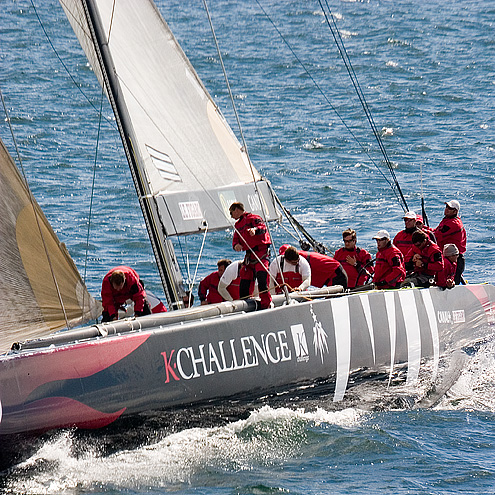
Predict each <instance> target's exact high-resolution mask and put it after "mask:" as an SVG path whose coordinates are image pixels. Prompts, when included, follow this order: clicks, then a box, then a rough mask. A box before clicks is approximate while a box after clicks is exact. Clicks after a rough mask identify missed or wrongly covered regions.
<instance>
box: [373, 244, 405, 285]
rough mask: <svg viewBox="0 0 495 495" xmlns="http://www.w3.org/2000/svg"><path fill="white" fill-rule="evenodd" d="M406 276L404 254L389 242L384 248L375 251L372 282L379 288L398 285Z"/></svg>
mask: <svg viewBox="0 0 495 495" xmlns="http://www.w3.org/2000/svg"><path fill="white" fill-rule="evenodd" d="M405 278H406V269H405V268H404V256H402V253H401V251H400V250H399V249H398V248H396V247H395V246H394V245H393V244H392V243H391V242H390V243H389V244H388V246H387V247H386V248H385V249H382V250H381V251H380V250H379V251H378V253H376V263H375V275H374V276H373V282H374V283H375V285H376V286H377V287H378V288H379V289H393V288H395V287H398V286H399V285H400V283H401V282H403V281H404V279H405Z"/></svg>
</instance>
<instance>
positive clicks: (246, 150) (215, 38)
mask: <svg viewBox="0 0 495 495" xmlns="http://www.w3.org/2000/svg"><path fill="white" fill-rule="evenodd" d="M203 5H204V7H205V11H206V15H207V17H208V22H209V23H210V29H211V34H212V36H213V40H214V42H215V47H216V49H217V54H218V58H219V60H220V65H221V66H222V71H223V77H224V78H225V83H226V85H227V90H228V93H229V97H230V102H231V104H232V108H233V110H234V115H235V118H236V121H237V126H238V128H239V133H240V136H241V140H242V148H243V150H244V152H245V153H246V158H247V160H248V162H249V168H250V171H251V175H252V177H253V184H254V189H255V191H256V194H257V196H258V198H259V199H260V203H261V213H262V214H263V220H264V222H265V225H266V229H267V231H268V235H269V236H270V239H271V240H272V241H273V239H272V234H271V232H270V228H269V226H268V222H267V220H266V212H265V208H264V202H263V197H262V195H261V193H260V191H259V189H258V183H257V181H256V176H255V174H254V166H253V162H252V161H251V157H250V156H249V152H248V148H247V143H246V139H245V137H244V132H243V130H242V125H241V120H240V118H239V113H238V112H237V106H236V104H235V101H234V95H233V93H232V88H231V86H230V82H229V78H228V76H227V71H226V69H225V65H224V63H223V57H222V53H221V51H220V46H219V44H218V39H217V36H216V34H215V28H214V27H213V21H212V19H211V15H210V11H209V10H208V5H207V3H206V0H203ZM272 244H273V242H272Z"/></svg>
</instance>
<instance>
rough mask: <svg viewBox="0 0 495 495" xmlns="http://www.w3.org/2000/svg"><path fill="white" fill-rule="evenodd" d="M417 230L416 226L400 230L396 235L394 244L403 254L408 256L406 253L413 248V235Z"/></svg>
mask: <svg viewBox="0 0 495 495" xmlns="http://www.w3.org/2000/svg"><path fill="white" fill-rule="evenodd" d="M416 230H417V229H416V227H414V228H412V229H404V230H401V231H400V232H397V234H396V236H395V237H394V241H393V244H394V246H395V247H397V248H398V249H399V250H400V252H401V253H402V255H403V256H406V254H407V253H408V252H409V250H410V249H411V247H412V245H413V243H412V235H413V234H414V232H416Z"/></svg>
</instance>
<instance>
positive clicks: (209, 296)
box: [198, 259, 232, 305]
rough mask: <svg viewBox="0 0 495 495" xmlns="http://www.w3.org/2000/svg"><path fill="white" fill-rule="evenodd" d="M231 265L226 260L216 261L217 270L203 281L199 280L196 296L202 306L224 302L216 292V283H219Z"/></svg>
mask: <svg viewBox="0 0 495 495" xmlns="http://www.w3.org/2000/svg"><path fill="white" fill-rule="evenodd" d="M231 263H232V262H231V261H230V260H227V259H223V260H220V261H218V262H217V268H218V270H217V271H215V272H212V273H210V274H209V275H207V276H206V277H205V278H204V279H203V280H201V282H200V283H199V287H198V296H199V300H200V301H201V304H202V305H204V304H215V303H220V302H223V301H224V300H225V299H224V298H223V297H222V295H221V294H220V293H219V292H218V283H219V282H220V278H221V277H222V275H223V273H224V272H225V269H226V268H227V267H228V266H229V265H230V264H231Z"/></svg>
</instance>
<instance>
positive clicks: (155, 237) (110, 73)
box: [83, 0, 182, 308]
mask: <svg viewBox="0 0 495 495" xmlns="http://www.w3.org/2000/svg"><path fill="white" fill-rule="evenodd" d="M83 5H84V7H85V13H86V16H87V17H86V20H87V23H88V26H89V28H90V34H91V37H92V38H93V43H94V48H95V52H96V55H97V57H98V62H99V66H100V71H101V74H102V78H103V83H104V85H105V86H104V87H105V89H106V91H107V96H108V98H109V101H110V104H111V106H112V109H113V111H114V114H115V117H116V121H117V126H118V129H119V133H120V136H121V139H122V144H123V146H124V151H125V154H126V157H127V160H128V163H129V168H130V170H131V175H132V179H133V182H134V185H135V187H136V192H137V195H138V199H139V203H140V206H141V210H142V212H143V216H144V220H145V223H146V227H147V230H148V234H149V237H150V241H151V245H152V248H153V251H154V254H155V258H156V260H157V266H158V270H159V273H160V277H161V280H162V285H163V288H164V292H165V296H166V298H167V302H168V303H169V305H170V307H171V308H173V307H176V306H177V303H178V301H179V300H180V297H179V296H180V293H179V291H180V287H181V283H182V280H181V274H180V270H179V267H178V264H177V261H176V258H175V253H174V252H173V248H172V246H171V243H170V241H168V240H167V239H166V231H165V229H164V228H163V226H159V225H158V224H157V219H158V220H159V217H158V215H156V213H154V212H153V210H156V208H154V204H153V203H154V200H153V197H152V196H151V194H150V193H151V191H150V188H149V187H148V181H147V180H145V178H144V177H143V171H144V168H143V167H142V166H141V167H140V166H139V165H138V161H139V159H140V157H139V155H138V154H137V153H136V150H135V147H134V146H133V143H134V142H135V141H136V140H135V138H134V135H135V133H134V130H133V125H132V122H131V120H130V118H129V115H128V112H127V107H126V105H125V102H123V101H121V97H122V89H121V87H120V83H119V81H118V78H117V77H116V76H115V73H116V71H115V68H114V64H113V61H112V55H111V53H110V51H109V49H108V39H107V37H106V35H105V31H104V29H103V26H102V22H101V18H100V16H99V11H98V7H97V6H96V4H95V2H93V1H92V0H83Z"/></svg>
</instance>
